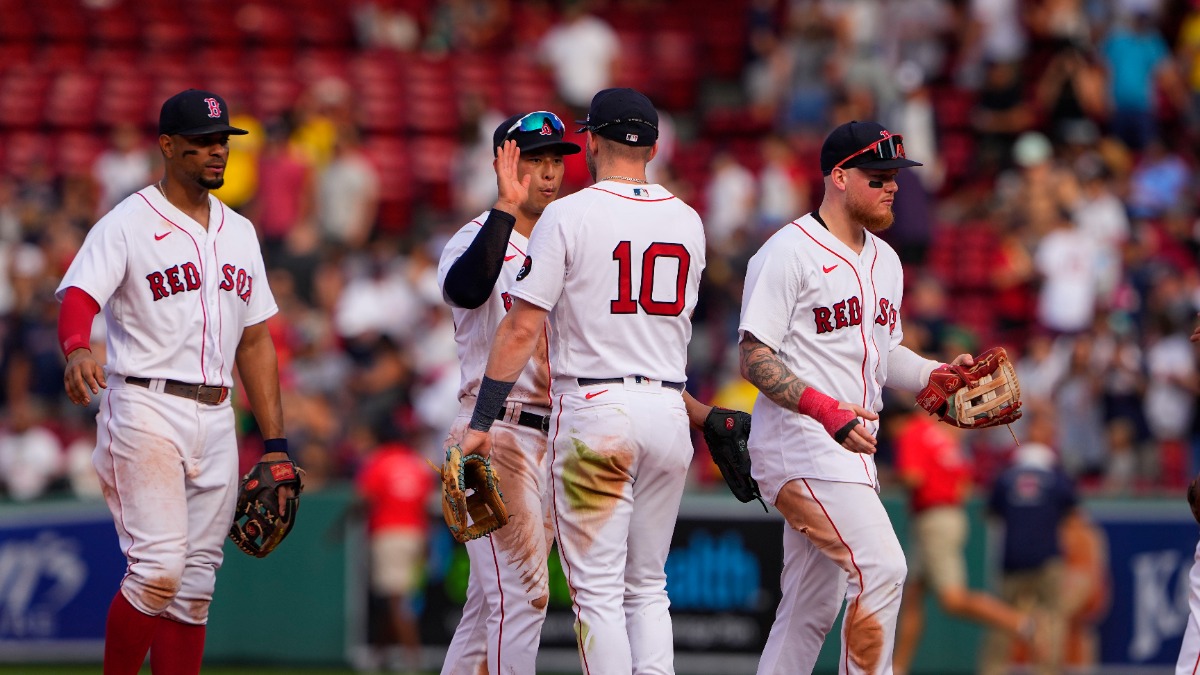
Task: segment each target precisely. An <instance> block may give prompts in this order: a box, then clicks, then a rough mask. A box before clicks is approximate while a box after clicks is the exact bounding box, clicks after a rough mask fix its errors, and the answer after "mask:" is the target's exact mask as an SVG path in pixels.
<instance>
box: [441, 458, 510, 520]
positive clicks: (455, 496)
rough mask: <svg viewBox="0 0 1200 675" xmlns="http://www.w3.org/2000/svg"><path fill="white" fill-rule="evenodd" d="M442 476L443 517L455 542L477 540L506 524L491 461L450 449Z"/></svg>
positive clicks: (506, 511)
mask: <svg viewBox="0 0 1200 675" xmlns="http://www.w3.org/2000/svg"><path fill="white" fill-rule="evenodd" d="M441 474H442V517H444V518H445V519H446V525H448V526H449V527H450V534H451V536H453V537H454V540H455V541H458V542H460V543H465V542H468V541H470V540H472V539H478V538H480V537H482V536H485V535H488V534H491V533H492V532H495V531H496V530H498V529H500V528H501V527H504V525H505V524H506V523H508V509H507V508H505V506H504V495H502V494H501V493H500V480H499V479H498V478H497V477H496V473H495V472H494V471H492V462H491V460H490V459H488V458H487V457H483V456H481V455H476V454H467V455H464V454H463V451H462V448H460V447H459V446H457V445H452V446H450V448H449V449H448V450H446V462H445V464H443V465H442V470H441Z"/></svg>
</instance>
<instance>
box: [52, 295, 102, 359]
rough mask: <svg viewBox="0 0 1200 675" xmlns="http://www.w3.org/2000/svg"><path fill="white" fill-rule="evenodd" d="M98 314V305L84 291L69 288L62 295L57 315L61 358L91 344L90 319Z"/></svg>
mask: <svg viewBox="0 0 1200 675" xmlns="http://www.w3.org/2000/svg"><path fill="white" fill-rule="evenodd" d="M99 313H100V305H99V304H97V303H96V301H95V300H94V299H93V298H92V296H90V295H88V294H87V292H86V291H84V290H82V289H80V288H78V287H76V286H71V287H70V288H68V289H67V292H66V293H65V294H64V295H63V301H62V309H61V310H60V311H59V313H58V344H59V346H60V347H62V350H63V356H69V355H70V354H71V352H73V351H75V350H76V349H79V348H80V347H83V348H85V349H86V348H90V347H91V344H92V319H95V318H96V315H97V314H99Z"/></svg>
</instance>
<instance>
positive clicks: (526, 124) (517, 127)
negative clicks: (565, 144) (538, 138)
mask: <svg viewBox="0 0 1200 675" xmlns="http://www.w3.org/2000/svg"><path fill="white" fill-rule="evenodd" d="M518 131H519V132H522V133H527V132H531V131H537V132H540V133H541V134H542V135H543V136H552V135H553V134H554V132H558V133H559V134H560V135H561V134H562V133H563V132H564V131H566V127H565V126H564V125H563V121H562V120H560V119H559V118H558V115H555V114H554V113H552V112H546V111H545V110H539V111H537V112H531V113H529V114H528V115H526V116H524V117H522V118H521V119H519V120H517V121H516V122H513V125H512V126H511V127H509V128H508V131H506V132H505V133H504V140H506V141H507V140H509V139H510V138H512V135H513V134H514V133H516V132H518Z"/></svg>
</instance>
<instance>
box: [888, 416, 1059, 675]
mask: <svg viewBox="0 0 1200 675" xmlns="http://www.w3.org/2000/svg"><path fill="white" fill-rule="evenodd" d="M905 418H906V419H904V420H902V421H901V422H900V424H902V425H903V426H902V427H901V428H900V430H899V432H898V435H897V438H896V471H897V474H898V475H899V478H900V481H901V482H902V483H903V484H904V486H905V487H906V488H908V490H909V513H910V515H911V521H910V532H911V539H910V545H909V551H910V553H909V555H908V556H907V559H908V563H909V573H908V579H907V582H906V583H905V586H904V600H903V603H902V604H901V606H900V619H899V624H898V626H897V629H896V649H895V652H894V654H893V656H892V667H893V671H894V672H895V673H896V674H897V675H907V673H909V672H910V668H911V666H912V661H913V657H914V656H915V655H916V651H917V645H918V644H919V643H920V640H921V633H922V632H923V629H924V625H923V624H924V620H925V601H924V600H925V599H924V595H925V593H926V592H927V591H929V592H932V593H933V594H934V596H935V597H936V598H937V601H938V604H939V605H941V607H942V609H943V610H944V611H945V612H946V613H947V614H950V615H951V616H955V617H961V618H964V619H968V620H971V621H975V622H978V623H981V624H984V625H986V626H990V627H992V628H994V629H996V630H999V631H1004V632H1006V633H1008V634H1009V635H1010V636H1012V637H1016V638H1019V639H1021V640H1024V641H1026V642H1031V641H1032V637H1033V630H1034V629H1035V627H1036V626H1035V622H1034V620H1033V618H1032V617H1031V616H1029V615H1026V614H1023V613H1022V612H1020V611H1018V610H1017V609H1016V608H1014V607H1013V606H1011V605H1009V604H1007V603H1005V602H1002V601H1000V600H998V599H997V598H995V597H994V596H992V595H990V594H988V593H985V592H982V591H976V590H972V589H971V588H970V587H969V586H968V584H967V561H966V554H965V549H966V545H967V534H968V518H967V509H966V506H965V504H966V501H967V497H968V496H969V495H970V491H971V469H970V467H969V466H968V465H967V460H966V457H965V455H964V453H963V448H962V438H961V436H962V430H961V429H957V428H955V427H952V426H949V425H946V424H941V423H939V422H938V421H937V420H935V419H934V418H932V417H930V416H929V415H926V414H925V412H924V411H923V410H920V409H919V408H917V409H913V410H912V411H911V412H910V413H909V414H907V415H906V416H905Z"/></svg>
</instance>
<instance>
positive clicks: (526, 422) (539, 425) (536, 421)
mask: <svg viewBox="0 0 1200 675" xmlns="http://www.w3.org/2000/svg"><path fill="white" fill-rule="evenodd" d="M505 417H508V410H507V409H505V408H501V409H500V412H498V413H496V419H498V420H500V421H504V418H505ZM517 424H519V425H521V426H523V427H530V428H531V429H541V430H542V432H543V433H544V432H548V431H550V416H549V415H535V414H533V413H531V412H525V411H524V410H522V411H521V414H520V415H518V416H517Z"/></svg>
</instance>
